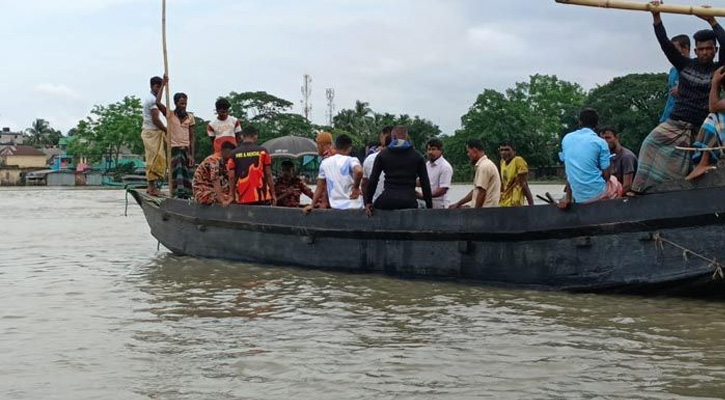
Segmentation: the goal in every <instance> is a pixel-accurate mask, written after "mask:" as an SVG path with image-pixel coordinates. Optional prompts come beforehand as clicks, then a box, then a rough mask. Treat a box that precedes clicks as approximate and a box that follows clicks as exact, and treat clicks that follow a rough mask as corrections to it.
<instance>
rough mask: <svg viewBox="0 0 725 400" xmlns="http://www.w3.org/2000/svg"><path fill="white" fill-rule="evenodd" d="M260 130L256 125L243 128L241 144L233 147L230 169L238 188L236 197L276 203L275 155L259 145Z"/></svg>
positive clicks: (253, 202) (243, 200)
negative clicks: (273, 170)
mask: <svg viewBox="0 0 725 400" xmlns="http://www.w3.org/2000/svg"><path fill="white" fill-rule="evenodd" d="M258 138H259V131H258V130H257V128H255V127H253V126H247V127H246V128H244V129H243V130H242V143H241V144H240V145H239V146H238V147H237V148H236V149H234V151H233V152H232V155H231V157H230V158H229V161H228V162H227V169H228V170H229V181H230V182H231V184H232V185H233V186H232V187H233V188H235V189H236V193H235V194H236V200H237V203H239V204H246V205H265V206H268V205H275V204H276V202H277V198H276V197H275V193H274V176H273V175H272V156H271V155H270V154H269V151H267V149H265V148H264V147H262V146H259V145H258V144H257V139H258Z"/></svg>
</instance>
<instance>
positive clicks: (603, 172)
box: [558, 108, 622, 210]
mask: <svg viewBox="0 0 725 400" xmlns="http://www.w3.org/2000/svg"><path fill="white" fill-rule="evenodd" d="M598 124H599V114H597V112H596V111H595V110H593V109H591V108H585V109H584V110H582V111H581V113H579V126H581V129H579V130H578V131H575V132H572V133H569V134H567V135H566V136H564V140H562V141H561V153H560V154H559V158H560V159H561V161H562V162H563V163H564V167H565V168H566V182H567V183H566V197H565V198H564V199H562V200H561V201H560V202H559V205H558V206H559V208H560V209H562V210H567V209H569V207H571V204H572V203H573V202H576V203H594V202H596V201H599V200H608V199H616V198H618V197H621V196H622V185H621V184H620V183H619V181H618V180H617V178H615V177H614V176H612V175H611V174H610V172H609V166H610V164H611V161H610V153H609V146H608V145H607V142H605V141H604V139H602V138H600V137H599V135H597V133H596V132H595V129H597V125H598Z"/></svg>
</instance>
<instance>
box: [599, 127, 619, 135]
mask: <svg viewBox="0 0 725 400" xmlns="http://www.w3.org/2000/svg"><path fill="white" fill-rule="evenodd" d="M607 132H612V134H613V135H614V136H616V137H619V133H618V132H617V130H616V129H614V128H613V127H611V126H605V127H604V128H602V129H600V130H599V134H600V135H604V134H605V133H607Z"/></svg>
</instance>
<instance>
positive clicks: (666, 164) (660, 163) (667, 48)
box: [632, 1, 725, 193]
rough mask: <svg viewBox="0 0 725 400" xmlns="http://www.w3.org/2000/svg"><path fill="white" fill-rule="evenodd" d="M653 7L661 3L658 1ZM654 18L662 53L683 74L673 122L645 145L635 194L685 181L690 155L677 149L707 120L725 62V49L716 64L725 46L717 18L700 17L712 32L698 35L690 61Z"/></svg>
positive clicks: (656, 131)
mask: <svg viewBox="0 0 725 400" xmlns="http://www.w3.org/2000/svg"><path fill="white" fill-rule="evenodd" d="M652 4H653V5H659V4H661V3H660V2H658V1H657V2H652ZM654 10H657V8H655V9H654ZM652 16H653V18H654V30H655V35H656V36H657V40H658V41H659V43H660V46H661V47H662V51H663V52H664V53H665V56H667V59H668V60H669V61H670V63H671V64H672V65H673V66H674V67H675V68H676V69H677V71H678V72H679V73H680V82H679V85H678V92H679V93H678V97H677V100H676V102H675V107H674V109H673V110H672V114H671V115H670V119H668V120H667V121H665V122H663V123H662V124H660V125H659V126H658V127H657V128H655V129H654V130H653V131H652V132H651V133H650V134H649V135H648V136H647V138H646V139H645V140H644V142H643V143H642V148H641V149H640V152H639V169H638V170H637V174H636V176H635V179H634V182H633V183H632V191H633V192H635V193H644V192H646V191H648V190H650V189H652V188H653V187H654V186H656V185H657V184H659V183H662V182H666V181H670V180H678V179H682V178H684V177H685V176H687V174H688V173H689V172H690V168H691V160H690V155H689V154H688V153H687V152H686V151H684V150H680V149H678V147H689V146H690V145H691V144H692V141H693V140H694V134H695V133H696V132H697V131H698V130H699V129H700V126H701V125H702V123H703V122H704V121H705V118H707V115H708V113H709V109H708V105H709V96H710V82H711V80H712V76H713V74H714V73H715V71H716V70H717V69H718V68H719V66H720V65H721V63H722V62H723V61H724V60H725V49H720V56H719V61H718V63H715V62H714V60H715V53H716V52H717V51H718V47H717V43H718V41H719V42H720V43H725V30H723V28H722V27H721V26H720V24H718V23H717V21H716V20H715V17H710V16H702V15H698V17H699V18H701V19H703V20H705V21H707V22H708V23H709V24H710V25H711V26H712V28H713V29H712V30H709V29H708V30H702V31H699V32H697V33H695V35H694V39H695V55H696V56H697V57H696V58H695V59H690V58H688V57H685V56H684V55H682V53H680V52H679V51H678V50H677V48H676V47H675V45H674V44H673V43H672V42H671V41H670V39H669V37H668V36H667V32H666V30H665V27H664V25H663V23H662V18H661V16H660V13H659V12H658V11H652Z"/></svg>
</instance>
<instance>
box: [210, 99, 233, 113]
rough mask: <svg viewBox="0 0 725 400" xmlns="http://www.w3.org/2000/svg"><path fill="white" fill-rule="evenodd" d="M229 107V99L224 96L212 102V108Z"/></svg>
mask: <svg viewBox="0 0 725 400" xmlns="http://www.w3.org/2000/svg"><path fill="white" fill-rule="evenodd" d="M230 108H232V105H231V103H229V100H227V99H225V98H221V99H219V100H217V101H216V103H215V104H214V109H216V110H229V109H230Z"/></svg>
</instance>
